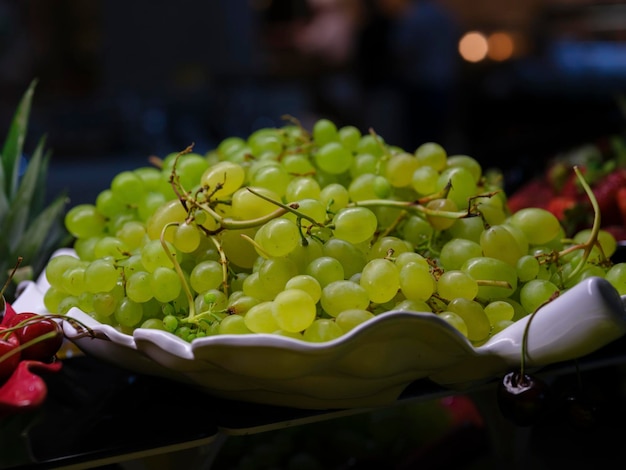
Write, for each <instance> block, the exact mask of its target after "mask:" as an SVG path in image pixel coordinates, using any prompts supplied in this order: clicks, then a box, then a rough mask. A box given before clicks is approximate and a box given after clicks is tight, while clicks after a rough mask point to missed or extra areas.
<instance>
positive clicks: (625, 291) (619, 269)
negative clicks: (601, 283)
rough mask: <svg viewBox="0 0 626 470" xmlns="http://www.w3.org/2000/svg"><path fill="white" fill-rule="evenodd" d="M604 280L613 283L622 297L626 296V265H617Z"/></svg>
mask: <svg viewBox="0 0 626 470" xmlns="http://www.w3.org/2000/svg"><path fill="white" fill-rule="evenodd" d="M604 278H605V279H606V280H607V281H609V282H610V283H611V285H612V286H613V287H615V289H617V292H619V294H620V295H626V263H615V264H614V265H613V266H611V267H610V268H609V270H608V271H607V272H606V274H605V276H604Z"/></svg>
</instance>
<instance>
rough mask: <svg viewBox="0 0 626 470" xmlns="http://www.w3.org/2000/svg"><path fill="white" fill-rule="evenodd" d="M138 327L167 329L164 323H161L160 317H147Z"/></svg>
mask: <svg viewBox="0 0 626 470" xmlns="http://www.w3.org/2000/svg"><path fill="white" fill-rule="evenodd" d="M140 328H147V329H149V330H162V331H167V330H166V329H165V325H163V320H161V319H160V318H148V319H147V320H144V321H143V323H141V326H140Z"/></svg>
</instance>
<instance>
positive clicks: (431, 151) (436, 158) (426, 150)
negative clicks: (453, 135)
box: [415, 142, 448, 172]
mask: <svg viewBox="0 0 626 470" xmlns="http://www.w3.org/2000/svg"><path fill="white" fill-rule="evenodd" d="M415 157H416V158H417V161H418V162H419V166H430V167H432V168H434V169H435V170H437V171H438V172H441V171H443V170H444V169H445V168H446V166H447V163H448V154H447V153H446V151H445V149H444V148H443V147H442V146H441V145H439V144H437V143H435V142H426V143H423V144H421V145H420V146H419V147H418V148H417V149H416V150H415Z"/></svg>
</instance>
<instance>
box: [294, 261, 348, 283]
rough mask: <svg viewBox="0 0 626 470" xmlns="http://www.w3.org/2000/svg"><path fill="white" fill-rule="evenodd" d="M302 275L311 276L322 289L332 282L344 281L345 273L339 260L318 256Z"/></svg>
mask: <svg viewBox="0 0 626 470" xmlns="http://www.w3.org/2000/svg"><path fill="white" fill-rule="evenodd" d="M304 274H308V275H309V276H313V277H314V278H315V279H316V280H317V282H319V283H320V286H322V288H324V287H325V286H326V285H328V284H330V283H331V282H333V281H340V280H343V279H345V271H344V268H343V265H342V264H341V263H340V262H339V260H337V259H335V258H332V257H330V256H320V257H319V258H316V259H314V260H312V261H311V262H310V263H309V264H308V265H307V266H306V268H305V270H304Z"/></svg>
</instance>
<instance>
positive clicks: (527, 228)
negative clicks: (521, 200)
mask: <svg viewBox="0 0 626 470" xmlns="http://www.w3.org/2000/svg"><path fill="white" fill-rule="evenodd" d="M508 223H509V224H511V225H513V226H515V227H517V228H519V229H520V230H521V231H522V232H524V234H525V235H526V238H527V239H528V243H530V244H531V245H543V244H544V243H548V242H550V241H551V240H553V239H554V238H555V237H557V236H558V235H559V233H560V232H561V223H560V222H559V219H557V218H556V216H555V215H554V214H552V213H551V212H549V211H547V210H546V209H541V208H539V207H529V208H525V209H520V210H519V211H517V212H515V213H514V214H513V215H511V217H510V218H509V221H508Z"/></svg>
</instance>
